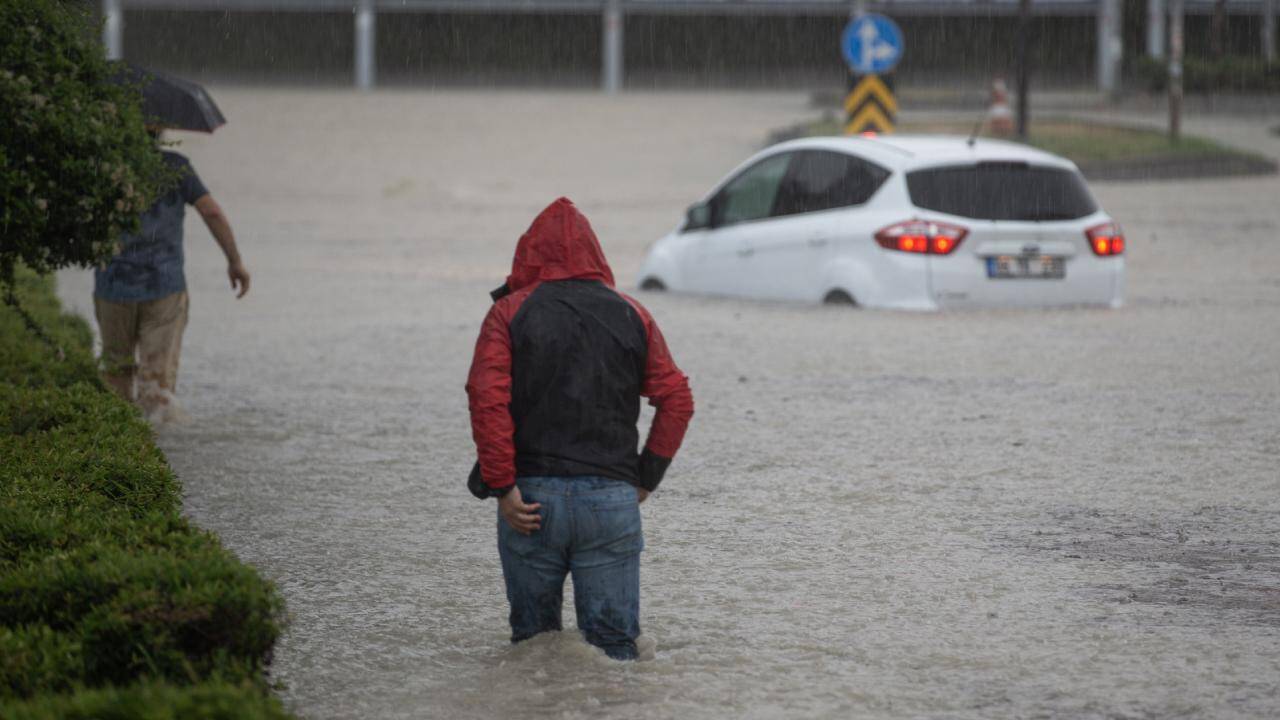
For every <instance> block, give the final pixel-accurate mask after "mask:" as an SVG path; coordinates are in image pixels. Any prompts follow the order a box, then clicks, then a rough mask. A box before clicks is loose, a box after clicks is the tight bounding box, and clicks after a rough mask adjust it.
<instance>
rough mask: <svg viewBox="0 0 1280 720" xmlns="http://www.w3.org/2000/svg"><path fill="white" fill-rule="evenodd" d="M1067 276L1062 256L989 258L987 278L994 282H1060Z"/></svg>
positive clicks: (1065, 264) (997, 256)
mask: <svg viewBox="0 0 1280 720" xmlns="http://www.w3.org/2000/svg"><path fill="white" fill-rule="evenodd" d="M1066 276H1067V262H1066V258H1064V257H1062V256H1061V255H993V256H991V257H989V258H987V277H989V278H992V279H993V280H1007V279H1014V278H1031V279H1035V280H1060V279H1062V278H1064V277H1066Z"/></svg>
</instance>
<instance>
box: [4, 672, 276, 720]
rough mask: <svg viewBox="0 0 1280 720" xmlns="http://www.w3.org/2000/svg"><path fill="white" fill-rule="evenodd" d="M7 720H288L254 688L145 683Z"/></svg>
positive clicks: (65, 699) (42, 703) (87, 694)
mask: <svg viewBox="0 0 1280 720" xmlns="http://www.w3.org/2000/svg"><path fill="white" fill-rule="evenodd" d="M0 717H3V718H4V720H139V719H144V718H145V720H288V719H289V718H290V717H291V716H290V715H289V714H288V713H286V712H285V711H284V709H283V708H281V707H280V703H279V701H277V700H276V699H275V698H272V697H270V696H268V695H264V694H263V693H262V691H261V690H260V689H258V688H257V687H255V686H252V685H247V686H246V685H234V684H231V683H225V682H216V681H215V682H209V683H205V684H203V685H193V686H189V687H174V686H172V685H165V684H158V683H143V684H141V685H136V686H133V687H129V688H110V689H104V690H83V691H80V692H77V693H74V694H66V695H56V696H47V697H41V698H36V699H33V700H30V701H27V702H22V703H16V704H14V705H12V706H10V707H5V708H4V709H3V710H0Z"/></svg>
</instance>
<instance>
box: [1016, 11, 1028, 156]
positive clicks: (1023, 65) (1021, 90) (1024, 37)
mask: <svg viewBox="0 0 1280 720" xmlns="http://www.w3.org/2000/svg"><path fill="white" fill-rule="evenodd" d="M1015 45H1016V54H1017V63H1018V77H1017V85H1018V137H1020V138H1022V139H1023V140H1026V139H1027V133H1028V132H1030V129H1029V125H1030V124H1031V57H1030V55H1031V53H1030V46H1031V0H1019V2H1018V37H1017V40H1016V41H1015Z"/></svg>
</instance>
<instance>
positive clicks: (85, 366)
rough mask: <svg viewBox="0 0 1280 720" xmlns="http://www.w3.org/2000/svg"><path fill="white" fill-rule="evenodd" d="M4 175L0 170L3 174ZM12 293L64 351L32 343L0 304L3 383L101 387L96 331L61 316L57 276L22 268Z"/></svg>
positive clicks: (19, 321)
mask: <svg viewBox="0 0 1280 720" xmlns="http://www.w3.org/2000/svg"><path fill="white" fill-rule="evenodd" d="M0 124H2V123H0ZM3 172H4V170H3V169H0V173H3ZM3 234H4V233H3V232H0V235H3ZM0 242H3V241H2V240H0ZM0 291H3V289H0ZM14 291H15V294H16V295H17V299H18V300H19V302H21V303H22V307H23V308H24V309H25V310H26V311H27V312H28V313H30V314H31V316H32V318H33V319H34V320H35V321H36V323H38V324H39V325H40V326H41V327H42V328H43V329H44V332H45V333H46V334H47V335H49V337H50V338H51V339H52V340H53V342H54V344H55V345H57V346H58V347H59V348H61V349H62V351H63V353H64V356H65V357H64V359H63V360H62V361H57V357H56V354H55V353H54V351H53V349H52V348H50V347H49V346H48V345H45V344H44V343H40V342H30V341H29V339H35V338H34V336H30V337H29V336H28V332H27V329H26V327H25V324H24V323H23V320H22V318H21V316H19V315H18V314H17V313H15V312H13V311H12V310H10V309H9V308H7V307H3V306H2V305H0V337H4V338H5V339H6V341H5V342H4V343H0V381H3V382H6V383H10V384H13V385H18V386H23V387H40V386H45V385H52V386H55V387H65V386H67V385H74V384H75V383H80V382H83V383H89V384H90V385H94V386H99V387H100V386H101V383H102V381H101V380H100V379H99V378H98V371H97V365H96V363H95V361H94V359H93V353H92V351H91V348H92V347H93V331H92V330H90V329H89V325H88V323H86V322H85V321H84V320H82V319H81V318H79V317H77V316H75V315H70V314H66V313H63V312H62V308H61V306H59V305H58V299H57V297H55V296H54V294H53V278H52V277H51V276H47V275H46V276H38V275H36V274H35V273H33V272H31V271H30V270H27V269H25V268H21V267H19V268H18V269H17V270H16V272H15V281H14Z"/></svg>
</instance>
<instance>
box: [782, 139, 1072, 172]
mask: <svg viewBox="0 0 1280 720" xmlns="http://www.w3.org/2000/svg"><path fill="white" fill-rule="evenodd" d="M769 149H770V150H771V151H780V150H783V149H788V150H806V149H808V150H833V151H835V152H846V153H853V154H855V155H858V156H860V157H863V158H866V159H867V160H870V161H872V162H874V163H876V164H878V165H882V166H884V167H886V168H889V169H891V170H899V171H904V172H905V171H909V170H916V169H919V168H923V167H934V166H939V165H956V164H969V163H974V162H1001V161H1005V162H1008V161H1015V162H1027V163H1034V164H1037V165H1050V166H1054V167H1062V168H1070V169H1075V163H1072V162H1071V161H1070V160H1067V159H1066V158H1063V157H1061V156H1058V155H1054V154H1053V153H1048V152H1045V151H1043V150H1037V149H1036V148H1033V147H1030V146H1028V145H1023V144H1021V143H1014V142H1007V141H1004V140H994V139H991V138H984V137H979V138H976V139H975V140H974V141H973V144H972V145H971V144H970V143H969V139H968V138H967V137H964V136H962V135H898V134H894V135H875V136H850V137H840V136H827V137H810V138H801V139H799V140H790V141H788V142H785V143H780V144H778V145H774V146H773V147H771V148H769Z"/></svg>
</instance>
